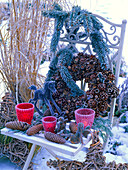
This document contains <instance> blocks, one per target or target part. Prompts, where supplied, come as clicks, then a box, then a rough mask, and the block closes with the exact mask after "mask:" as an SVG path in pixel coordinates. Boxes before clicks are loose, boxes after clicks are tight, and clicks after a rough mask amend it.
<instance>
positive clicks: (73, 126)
mask: <svg viewBox="0 0 128 170" xmlns="http://www.w3.org/2000/svg"><path fill="white" fill-rule="evenodd" d="M69 129H70V131H71V132H72V133H74V134H75V133H76V131H77V124H76V123H75V122H71V123H70V125H69Z"/></svg>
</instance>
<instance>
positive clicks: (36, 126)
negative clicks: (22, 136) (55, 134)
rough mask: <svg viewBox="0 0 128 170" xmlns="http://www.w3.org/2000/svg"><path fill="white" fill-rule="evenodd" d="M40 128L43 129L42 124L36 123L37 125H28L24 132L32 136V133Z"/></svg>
mask: <svg viewBox="0 0 128 170" xmlns="http://www.w3.org/2000/svg"><path fill="white" fill-rule="evenodd" d="M40 130H43V125H42V124H38V125H35V126H32V127H30V128H29V129H28V130H27V132H26V134H27V135H28V136H32V135H34V134H36V133H38V132H39V131H40Z"/></svg>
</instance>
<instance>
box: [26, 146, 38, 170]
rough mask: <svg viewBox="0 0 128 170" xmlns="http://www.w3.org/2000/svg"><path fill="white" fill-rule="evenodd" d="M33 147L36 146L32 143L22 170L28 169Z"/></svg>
mask: <svg viewBox="0 0 128 170" xmlns="http://www.w3.org/2000/svg"><path fill="white" fill-rule="evenodd" d="M35 147H36V144H33V145H32V147H31V150H30V152H29V154H28V157H27V160H26V162H25V165H24V167H23V170H27V169H28V167H29V164H30V162H31V159H32V156H33V154H34V151H35Z"/></svg>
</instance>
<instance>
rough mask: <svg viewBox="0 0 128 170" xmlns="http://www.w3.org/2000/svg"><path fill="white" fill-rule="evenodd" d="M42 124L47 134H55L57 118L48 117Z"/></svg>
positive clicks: (44, 118)
mask: <svg viewBox="0 0 128 170" xmlns="http://www.w3.org/2000/svg"><path fill="white" fill-rule="evenodd" d="M42 123H43V127H44V130H45V132H52V133H55V127H56V123H57V118H56V117H55V116H46V117H43V118H42Z"/></svg>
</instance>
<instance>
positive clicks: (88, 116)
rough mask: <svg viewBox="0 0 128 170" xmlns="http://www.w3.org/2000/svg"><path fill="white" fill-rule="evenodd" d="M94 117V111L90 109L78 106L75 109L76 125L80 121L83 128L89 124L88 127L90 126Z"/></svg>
mask: <svg viewBox="0 0 128 170" xmlns="http://www.w3.org/2000/svg"><path fill="white" fill-rule="evenodd" d="M94 117H95V111H94V110H92V109H88V108H80V109H77V110H75V119H76V123H77V125H78V123H80V122H81V123H83V124H84V128H85V127H87V126H90V128H91V127H92V124H93V122H94Z"/></svg>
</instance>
